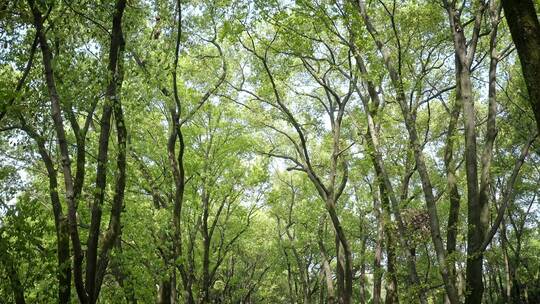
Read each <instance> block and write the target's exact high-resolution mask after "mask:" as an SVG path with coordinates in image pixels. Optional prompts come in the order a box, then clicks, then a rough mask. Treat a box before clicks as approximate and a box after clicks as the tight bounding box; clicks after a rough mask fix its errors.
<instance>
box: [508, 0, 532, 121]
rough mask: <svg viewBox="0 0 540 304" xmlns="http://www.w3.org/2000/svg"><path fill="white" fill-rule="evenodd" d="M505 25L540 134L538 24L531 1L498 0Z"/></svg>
mask: <svg viewBox="0 0 540 304" xmlns="http://www.w3.org/2000/svg"><path fill="white" fill-rule="evenodd" d="M502 6H503V8H504V15H505V17H506V22H507V23H508V27H509V28H510V34H511V35H512V40H513V41H514V44H515V45H516V49H517V52H518V55H519V60H520V61H521V70H522V72H523V78H524V80H525V84H526V86H527V90H528V91H529V102H530V104H531V107H532V110H533V113H534V117H535V119H536V126H537V129H538V130H540V22H539V21H538V16H537V14H536V10H535V7H534V1H533V0H502Z"/></svg>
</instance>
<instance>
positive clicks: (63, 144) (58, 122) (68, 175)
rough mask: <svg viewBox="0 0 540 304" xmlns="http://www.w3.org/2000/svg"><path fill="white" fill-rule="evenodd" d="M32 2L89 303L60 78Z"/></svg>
mask: <svg viewBox="0 0 540 304" xmlns="http://www.w3.org/2000/svg"><path fill="white" fill-rule="evenodd" d="M28 4H29V6H30V9H31V11H32V15H33V17H34V26H35V28H36V32H37V36H38V40H39V45H40V48H41V53H42V56H43V71H44V76H45V82H46V83H47V90H48V92H49V96H50V98H51V116H52V119H53V124H54V129H55V132H56V140H57V144H58V147H59V150H60V156H61V165H62V173H63V176H64V187H65V191H66V194H65V196H66V201H67V205H68V226H69V234H70V237H71V242H72V246H73V256H74V257H73V275H74V278H73V279H74V282H75V288H76V290H77V294H78V296H79V301H80V302H81V303H83V304H85V303H87V294H86V291H85V288H84V282H83V279H82V263H83V254H82V248H81V242H80V239H79V232H78V227H77V206H76V200H75V191H74V185H73V175H72V172H71V160H70V155H69V146H68V141H67V138H66V132H65V130H64V119H63V117H62V110H61V106H60V96H59V95H58V91H57V89H56V82H55V77H54V71H53V66H52V53H51V50H50V47H49V43H48V42H47V37H46V35H45V29H44V28H43V17H42V15H41V12H40V11H39V9H38V7H37V6H36V4H35V0H28Z"/></svg>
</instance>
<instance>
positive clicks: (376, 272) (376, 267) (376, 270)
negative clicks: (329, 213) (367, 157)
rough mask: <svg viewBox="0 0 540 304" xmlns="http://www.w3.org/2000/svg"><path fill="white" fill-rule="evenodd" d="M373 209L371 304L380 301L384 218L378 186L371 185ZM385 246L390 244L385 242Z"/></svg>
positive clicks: (377, 303) (376, 303)
mask: <svg viewBox="0 0 540 304" xmlns="http://www.w3.org/2000/svg"><path fill="white" fill-rule="evenodd" d="M371 193H372V196H373V210H374V211H375V218H376V219H377V240H376V244H375V256H374V259H373V304H379V303H380V302H381V284H382V275H383V270H382V268H381V260H382V247H383V240H384V226H385V223H384V219H383V216H382V210H381V201H380V197H379V187H372V190H371ZM386 246H387V248H388V246H390V244H386Z"/></svg>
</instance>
